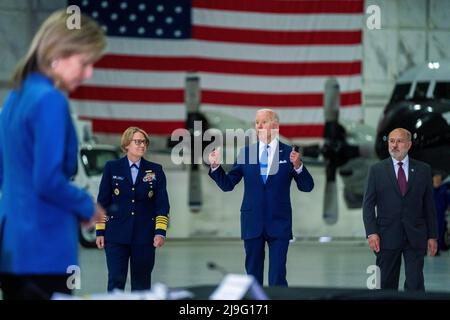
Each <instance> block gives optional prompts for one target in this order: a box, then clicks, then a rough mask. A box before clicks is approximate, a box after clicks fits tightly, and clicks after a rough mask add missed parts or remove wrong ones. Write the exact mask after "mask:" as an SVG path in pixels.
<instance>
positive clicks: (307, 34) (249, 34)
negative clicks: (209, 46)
mask: <svg viewBox="0 0 450 320" xmlns="http://www.w3.org/2000/svg"><path fill="white" fill-rule="evenodd" d="M361 37H362V31H361V30H358V31H266V30H263V31H260V30H248V29H231V28H218V27H204V26H201V27H199V26H193V27H192V38H194V39H198V40H207V41H214V42H233V43H256V44H272V45H273V44H277V45H305V44H307V45H352V44H360V43H361Z"/></svg>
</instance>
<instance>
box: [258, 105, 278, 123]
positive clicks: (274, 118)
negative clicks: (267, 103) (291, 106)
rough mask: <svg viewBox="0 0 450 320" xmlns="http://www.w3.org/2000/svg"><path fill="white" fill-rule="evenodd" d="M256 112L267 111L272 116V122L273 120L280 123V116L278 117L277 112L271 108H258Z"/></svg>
mask: <svg viewBox="0 0 450 320" xmlns="http://www.w3.org/2000/svg"><path fill="white" fill-rule="evenodd" d="M258 112H268V113H270V114H271V116H272V121H273V122H275V123H280V117H279V116H278V114H277V113H276V112H275V111H273V110H272V109H268V108H264V109H259V110H257V111H256V113H258Z"/></svg>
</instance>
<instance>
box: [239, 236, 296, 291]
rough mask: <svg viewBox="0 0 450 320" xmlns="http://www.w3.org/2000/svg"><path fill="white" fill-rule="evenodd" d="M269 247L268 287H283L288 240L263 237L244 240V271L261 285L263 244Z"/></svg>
mask: <svg viewBox="0 0 450 320" xmlns="http://www.w3.org/2000/svg"><path fill="white" fill-rule="evenodd" d="M266 242H267V245H268V246H269V286H285V287H287V285H288V283H287V280H286V260H287V251H288V247H289V240H288V239H275V238H271V237H268V236H265V235H262V236H261V237H258V238H254V239H248V240H244V247H245V270H246V271H247V274H250V275H252V276H254V277H255V278H256V280H257V281H258V282H259V283H260V284H261V286H262V285H263V275H264V257H265V244H266Z"/></svg>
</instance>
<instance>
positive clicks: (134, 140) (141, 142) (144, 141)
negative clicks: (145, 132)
mask: <svg viewBox="0 0 450 320" xmlns="http://www.w3.org/2000/svg"><path fill="white" fill-rule="evenodd" d="M131 141H133V142H134V144H135V145H137V146H140V145H141V144H143V145H145V146H148V141H147V140H145V139H133V140H131Z"/></svg>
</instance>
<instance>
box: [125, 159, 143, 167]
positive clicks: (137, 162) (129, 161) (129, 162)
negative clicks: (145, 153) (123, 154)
mask: <svg viewBox="0 0 450 320" xmlns="http://www.w3.org/2000/svg"><path fill="white" fill-rule="evenodd" d="M127 160H128V166H129V167H130V168H131V166H132V165H133V163H134V164H136V166H137V167H138V169H139V167H140V166H141V159H139V160H138V161H136V162H133V161H131V160H130V159H128V158H127Z"/></svg>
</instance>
